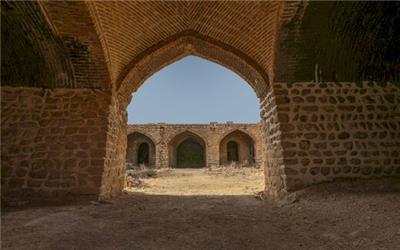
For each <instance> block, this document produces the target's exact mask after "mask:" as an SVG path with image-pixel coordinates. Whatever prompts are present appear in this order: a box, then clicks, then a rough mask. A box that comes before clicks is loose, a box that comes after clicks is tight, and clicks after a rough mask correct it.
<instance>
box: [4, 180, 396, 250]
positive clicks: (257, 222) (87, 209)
mask: <svg viewBox="0 0 400 250" xmlns="http://www.w3.org/2000/svg"><path fill="white" fill-rule="evenodd" d="M393 181H394V182H397V181H398V179H395V180H393ZM363 183H364V184H365V182H363ZM391 183H392V182H391ZM372 184H374V185H375V189H371V188H368V189H370V191H371V192H367V193H365V192H364V193H360V190H363V188H365V187H367V186H368V187H369V186H370V185H372ZM392 184H393V183H392ZM335 185H336V188H334V187H335ZM385 185H387V184H385V182H382V181H372V182H371V181H370V182H368V185H359V184H358V185H356V184H355V182H351V183H339V184H333V183H329V184H324V185H320V186H319V188H317V187H312V188H309V191H307V190H304V191H301V192H299V193H298V197H299V198H298V200H296V201H295V202H293V203H289V204H286V205H284V206H278V205H276V204H275V203H272V202H270V201H265V200H259V199H256V198H255V196H253V195H239V196H235V195H208V196H206V195H196V196H189V195H188V196H172V195H149V194H143V193H125V194H124V196H123V197H121V198H119V199H115V200H112V201H110V202H108V203H99V202H88V201H86V202H80V203H78V204H75V205H69V206H46V207H33V208H29V209H23V210H7V212H6V213H4V214H3V215H2V248H3V249H396V247H398V246H399V245H400V216H399V211H400V193H399V192H398V190H397V189H396V188H394V189H393V188H392V189H391V188H389V187H390V186H385ZM357 186H358V188H357ZM338 187H339V188H338ZM317 190H322V191H321V192H317ZM333 190H335V192H333Z"/></svg>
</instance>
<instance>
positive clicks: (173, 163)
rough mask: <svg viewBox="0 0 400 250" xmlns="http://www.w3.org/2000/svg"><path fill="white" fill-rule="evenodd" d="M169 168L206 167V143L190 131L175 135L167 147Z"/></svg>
mask: <svg viewBox="0 0 400 250" xmlns="http://www.w3.org/2000/svg"><path fill="white" fill-rule="evenodd" d="M168 151H169V167H171V168H203V167H205V166H206V164H207V163H206V157H207V151H206V142H205V141H204V139H203V138H201V137H200V136H199V135H197V134H195V133H192V132H190V131H185V132H182V133H180V134H178V135H176V136H175V137H174V138H173V139H172V140H171V141H170V142H169V145H168Z"/></svg>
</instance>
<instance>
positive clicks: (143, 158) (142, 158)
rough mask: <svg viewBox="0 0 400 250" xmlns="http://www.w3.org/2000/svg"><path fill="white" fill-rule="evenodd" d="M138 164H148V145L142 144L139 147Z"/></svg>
mask: <svg viewBox="0 0 400 250" xmlns="http://www.w3.org/2000/svg"><path fill="white" fill-rule="evenodd" d="M137 159H138V164H144V165H148V164H149V144H147V143H146V142H143V143H141V144H140V145H139V149H138V158H137Z"/></svg>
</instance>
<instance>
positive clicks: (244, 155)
mask: <svg viewBox="0 0 400 250" xmlns="http://www.w3.org/2000/svg"><path fill="white" fill-rule="evenodd" d="M219 150H220V165H226V164H230V163H232V162H236V163H238V164H243V165H248V164H254V163H255V150H254V140H253V139H252V138H251V137H250V136H249V135H248V134H246V133H245V132H243V131H241V130H235V131H232V132H231V133H229V134H228V135H226V136H224V138H223V139H222V140H221V142H220V146H219Z"/></svg>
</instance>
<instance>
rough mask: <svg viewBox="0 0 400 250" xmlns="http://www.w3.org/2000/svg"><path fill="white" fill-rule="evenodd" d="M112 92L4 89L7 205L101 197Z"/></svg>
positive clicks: (3, 155)
mask: <svg viewBox="0 0 400 250" xmlns="http://www.w3.org/2000/svg"><path fill="white" fill-rule="evenodd" d="M109 104H110V93H109V92H104V91H99V90H89V89H54V90H50V89H41V88H25V87H2V88H1V111H2V114H1V137H2V138H1V140H2V141H1V142H2V144H1V186H2V190H1V191H2V199H3V200H13V199H16V200H19V199H23V200H28V199H35V198H40V199H42V198H54V197H62V196H64V195H65V194H67V193H73V194H98V192H99V187H100V184H101V181H102V173H103V166H104V157H105V155H106V139H107V138H106V133H105V131H107V120H108V119H107V118H108V117H107V110H108V108H109Z"/></svg>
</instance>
